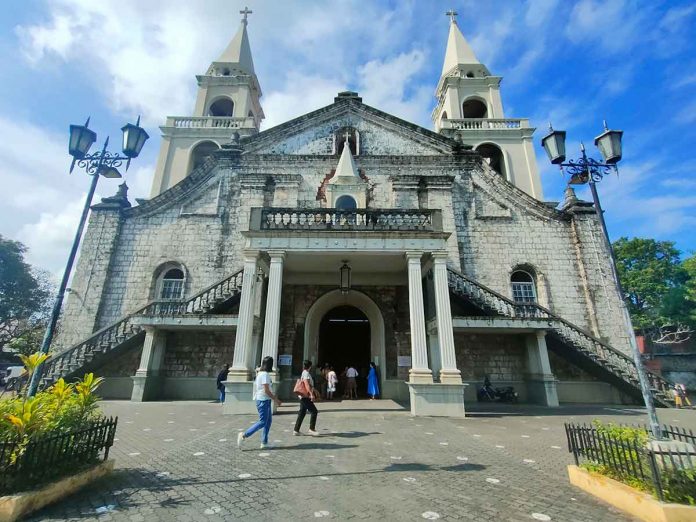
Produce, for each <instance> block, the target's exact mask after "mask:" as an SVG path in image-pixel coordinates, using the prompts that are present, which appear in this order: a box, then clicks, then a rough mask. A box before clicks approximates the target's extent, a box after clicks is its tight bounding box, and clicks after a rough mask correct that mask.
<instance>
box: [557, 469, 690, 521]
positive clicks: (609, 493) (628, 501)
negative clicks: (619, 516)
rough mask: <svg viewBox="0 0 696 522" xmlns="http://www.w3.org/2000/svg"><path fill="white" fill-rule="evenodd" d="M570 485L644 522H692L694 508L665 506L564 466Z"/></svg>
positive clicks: (613, 482)
mask: <svg viewBox="0 0 696 522" xmlns="http://www.w3.org/2000/svg"><path fill="white" fill-rule="evenodd" d="M568 477H569V478H570V483H571V484H573V485H574V486H577V487H579V488H580V489H582V490H583V491H585V492H587V493H589V494H590V495H593V496H595V497H597V498H599V499H601V500H603V501H604V502H607V503H609V504H611V505H612V506H614V507H615V508H618V509H620V510H622V511H625V512H626V513H630V514H631V515H633V516H634V517H636V518H638V519H640V520H646V521H648V522H693V521H694V520H696V506H685V505H683V504H667V503H664V502H660V501H659V500H657V499H655V498H654V497H653V496H652V495H650V494H648V493H645V492H643V491H638V490H637V489H634V488H632V487H631V486H627V485H626V484H623V483H621V482H619V481H617V480H614V479H612V478H609V477H605V476H604V475H600V474H598V473H591V472H589V471H587V470H584V469H582V468H579V467H578V466H572V465H571V466H568Z"/></svg>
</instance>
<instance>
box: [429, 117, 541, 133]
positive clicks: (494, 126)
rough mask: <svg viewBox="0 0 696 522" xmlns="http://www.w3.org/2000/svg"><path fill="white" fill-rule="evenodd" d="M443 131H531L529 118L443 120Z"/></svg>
mask: <svg viewBox="0 0 696 522" xmlns="http://www.w3.org/2000/svg"><path fill="white" fill-rule="evenodd" d="M441 125H442V128H443V129H451V130H456V131H486V130H496V131H519V130H520V129H531V127H530V125H529V120H528V119H527V118H522V119H516V118H501V119H498V118H462V119H459V120H447V119H445V120H442V123H441Z"/></svg>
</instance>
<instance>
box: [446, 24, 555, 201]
mask: <svg viewBox="0 0 696 522" xmlns="http://www.w3.org/2000/svg"><path fill="white" fill-rule="evenodd" d="M446 14H447V16H448V17H449V18H450V25H449V35H448V37H447V49H446V51H445V60H444V63H443V66H442V74H441V76H440V81H439V82H438V84H437V89H436V90H435V97H436V99H437V105H436V107H435V109H434V110H433V112H432V120H433V124H434V125H435V130H436V131H437V132H439V133H441V134H444V135H446V136H448V137H451V138H457V139H460V140H461V141H462V142H463V143H464V144H466V145H470V146H471V147H473V148H474V150H476V151H477V152H479V154H481V156H483V158H484V160H485V161H487V162H488V164H489V165H490V166H491V168H492V169H493V170H495V171H496V172H498V173H499V174H500V175H501V176H503V177H504V178H505V179H507V180H508V181H509V182H511V183H513V184H514V185H515V186H517V187H518V188H520V189H522V190H524V191H525V192H527V193H528V194H530V195H531V196H534V197H535V198H537V199H540V200H541V199H542V198H543V194H542V191H541V180H540V178H539V172H538V169H537V165H536V156H535V154H534V145H533V143H532V135H533V134H534V129H533V128H532V127H530V126H529V120H528V119H512V118H506V117H505V114H504V112H503V102H502V98H501V96H500V83H501V82H502V80H503V79H502V77H500V76H493V75H492V74H491V73H490V71H489V70H488V67H486V66H485V65H484V64H482V63H481V62H480V61H479V59H478V58H477V57H476V55H475V54H474V50H473V49H472V48H471V46H470V45H469V42H467V41H466V39H465V38H464V35H463V34H462V32H461V31H460V29H459V26H458V25H457V20H456V16H457V13H456V12H455V11H448V12H447V13H446Z"/></svg>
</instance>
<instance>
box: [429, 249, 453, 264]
mask: <svg viewBox="0 0 696 522" xmlns="http://www.w3.org/2000/svg"><path fill="white" fill-rule="evenodd" d="M430 256H431V257H432V258H433V261H435V262H436V263H447V260H448V259H449V253H447V252H445V251H440V250H438V251H435V252H430Z"/></svg>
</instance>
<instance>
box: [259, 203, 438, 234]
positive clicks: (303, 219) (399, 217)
mask: <svg viewBox="0 0 696 522" xmlns="http://www.w3.org/2000/svg"><path fill="white" fill-rule="evenodd" d="M249 230H250V231H252V232H254V231H256V232H270V231H317V232H322V231H326V232H341V231H349V232H368V231H375V232H442V212H441V211H440V210H418V209H372V208H359V209H353V210H340V209H335V208H308V209H298V208H275V207H263V208H258V207H257V208H252V209H251V216H250V221H249Z"/></svg>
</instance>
